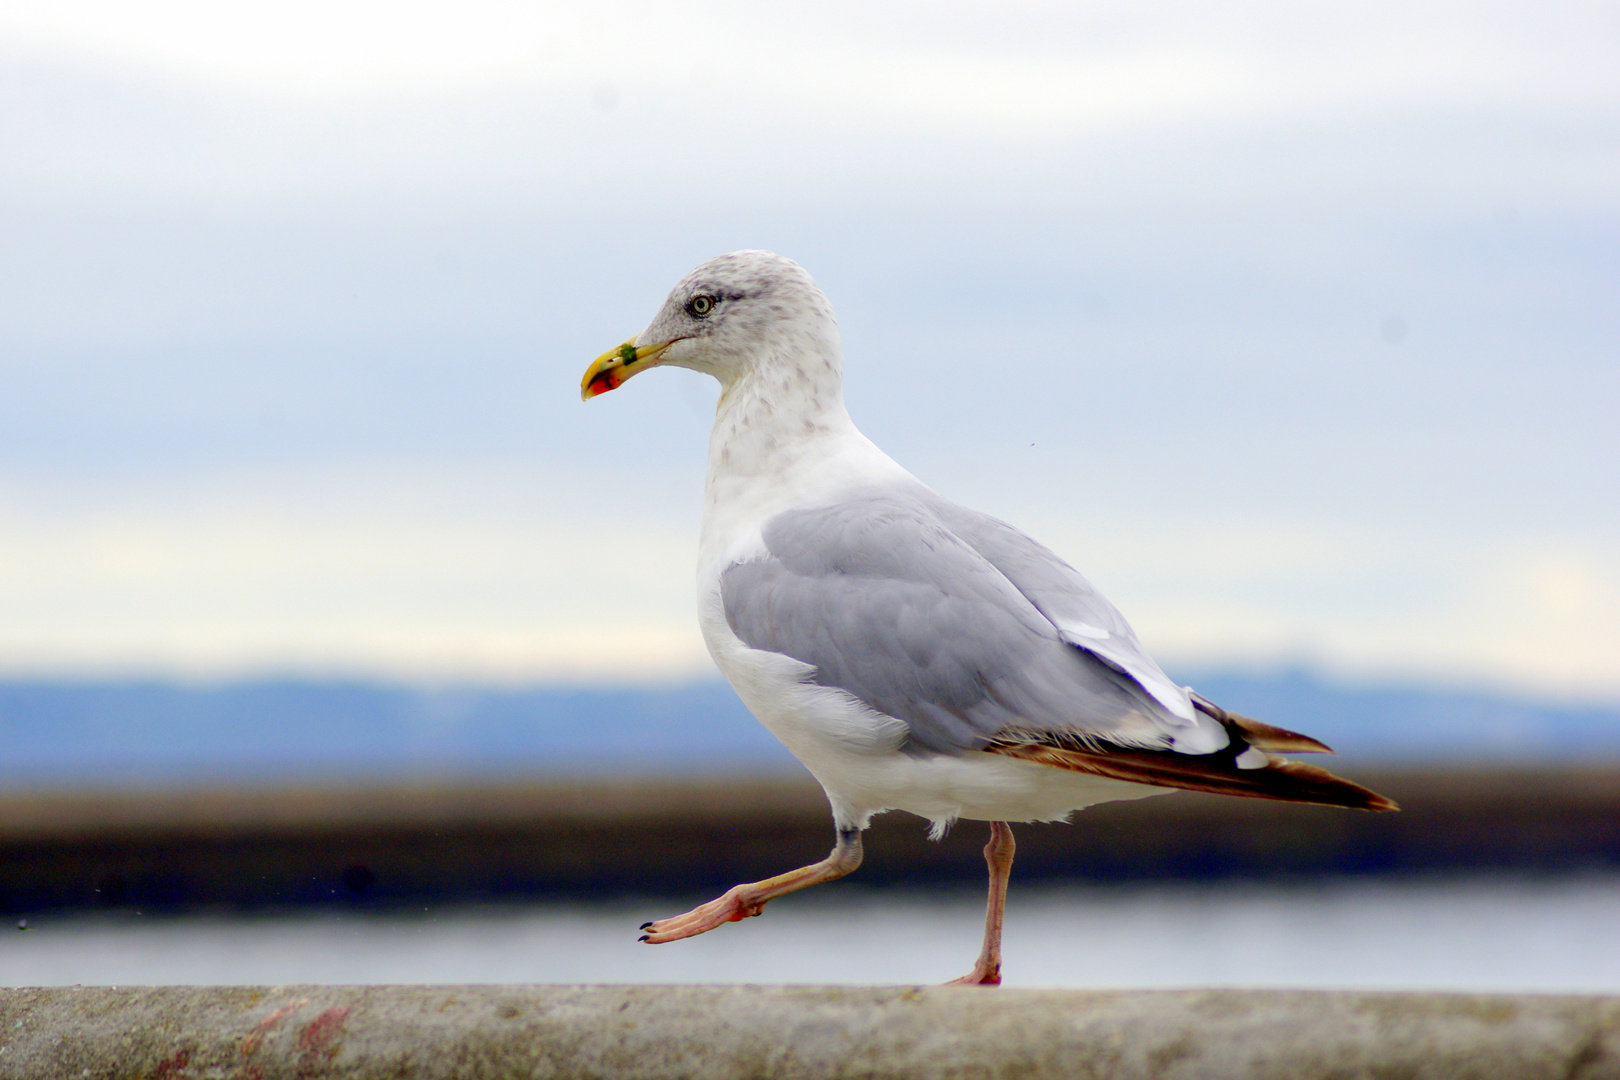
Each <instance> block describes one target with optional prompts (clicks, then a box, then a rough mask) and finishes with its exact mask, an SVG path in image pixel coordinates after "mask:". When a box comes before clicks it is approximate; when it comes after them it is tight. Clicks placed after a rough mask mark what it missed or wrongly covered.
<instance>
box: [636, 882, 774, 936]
mask: <svg viewBox="0 0 1620 1080" xmlns="http://www.w3.org/2000/svg"><path fill="white" fill-rule="evenodd" d="M747 889H748V886H746V885H738V886H737V887H736V888H734V889H732V890H731V891H730V892H728V893H726V894H725V895H724V896H722V897H720V898H718V899H716V900H710V901H709V902H708V903H707V904H701V905H699V906H698V907H695V908H693V909H692V910H691V911H688V912H687V913H686V914H684V915H676V916H674V917H673V918H669V919H659V920H657V921H656V922H650V923H642V924H641V928H642V929H643V930H645V931H647V932H646V933H645V934H642V935H641V940H642V941H645V942H646V943H647V944H648V945H662V944H663V943H664V942H666V941H679V940H681V938H689V937H696V936H697V935H699V934H701V933H704V932H705V931H708V930H713V929H714V928H715V927H717V926H720V925H723V924H725V923H728V922H739V921H741V920H743V919H747V918H751V917H753V916H755V915H758V914H760V913H761V912H762V911H764V910H765V902H764V901H763V900H755V899H753V898H752V897H751V895H750V893H749V892H748V891H747Z"/></svg>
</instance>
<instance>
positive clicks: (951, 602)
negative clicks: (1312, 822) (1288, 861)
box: [580, 251, 1397, 986]
mask: <svg viewBox="0 0 1620 1080" xmlns="http://www.w3.org/2000/svg"><path fill="white" fill-rule="evenodd" d="M653 367H682V368H689V369H691V370H693V371H699V372H703V373H705V374H708V375H711V376H713V377H714V378H715V379H717V380H718V381H719V383H720V387H721V392H720V400H719V403H718V405H717V407H716V410H715V418H714V430H713V432H712V434H711V435H710V438H709V461H708V474H707V478H706V481H705V485H704V502H703V525H702V536H701V542H700V545H699V551H698V572H697V582H698V618H699V622H700V624H701V626H702V630H703V639H704V641H705V643H706V644H707V645H708V648H709V652H710V654H711V655H712V656H713V657H714V661H715V664H716V665H717V666H718V667H719V669H720V671H721V672H722V673H723V674H724V675H725V677H726V679H727V680H729V681H730V683H731V685H732V687H733V688H734V689H735V690H736V692H737V695H738V696H739V697H740V698H741V699H742V700H743V702H744V704H746V705H747V706H748V708H749V710H750V711H751V712H752V713H753V714H754V716H755V717H757V718H758V719H759V721H760V723H762V724H764V725H765V727H766V728H768V729H769V730H770V731H771V732H772V733H773V734H774V735H776V737H777V738H779V739H780V740H781V741H782V742H783V743H784V744H785V745H786V746H787V748H788V749H789V750H791V751H792V752H793V754H794V755H795V756H796V757H797V758H798V759H799V761H801V762H802V763H803V764H804V766H805V767H806V768H807V769H809V770H810V772H811V774H812V775H814V776H815V778H816V779H817V780H818V781H820V783H821V786H822V788H823V789H825V791H826V793H827V800H828V803H829V804H830V806H831V809H832V816H833V823H834V826H835V828H836V830H837V842H836V844H835V846H834V847H833V850H832V852H831V853H830V854H829V855H828V856H827V857H826V858H825V859H822V860H821V861H820V862H817V863H813V864H811V865H809V866H805V867H801V868H799V869H797V870H790V871H788V872H787V873H785V874H780V875H778V876H776V877H773V878H768V879H766V880H764V881H756V882H750V883H747V884H742V885H738V886H736V887H735V888H733V889H731V890H729V891H728V892H726V893H725V894H724V895H723V896H720V897H719V898H717V899H715V900H712V901H710V902H709V903H706V904H703V905H701V906H699V907H697V908H694V909H693V910H691V911H688V912H686V913H685V914H682V915H676V916H674V917H672V918H668V919H659V920H657V921H655V922H650V923H646V924H644V925H643V926H642V928H641V929H642V930H643V931H645V933H644V934H643V935H642V937H641V940H642V941H644V942H648V943H650V944H661V943H664V942H669V941H676V940H679V939H681V938H689V937H693V936H694V935H697V934H702V933H705V932H707V931H709V930H713V929H715V928H716V927H718V926H720V925H722V924H724V923H727V922H736V921H738V920H741V919H745V918H748V917H750V916H755V915H759V914H760V913H761V912H762V911H763V909H764V907H765V905H766V904H767V903H768V902H770V901H771V900H774V899H776V898H777V897H780V896H785V895H787V894H788V893H792V892H797V891H798V890H800V889H805V888H808V887H810V886H812V885H819V884H821V883H822V882H827V881H832V880H834V879H837V878H841V877H843V876H845V875H846V874H848V873H850V872H851V871H853V870H854V869H856V867H858V866H859V865H860V863H861V833H862V832H863V831H864V830H865V829H866V827H867V825H868V823H869V822H870V821H871V819H872V817H873V815H875V814H879V813H882V812H884V811H886V810H904V811H908V812H910V813H912V814H916V815H918V816H920V817H923V818H926V819H928V821H929V822H930V823H931V835H932V836H933V837H934V838H935V839H937V838H939V837H940V836H942V835H943V834H944V832H945V830H946V829H947V828H949V826H950V825H951V823H952V822H955V821H956V820H958V819H962V818H965V819H968V820H973V821H986V822H989V823H990V840H989V843H988V844H987V845H986V846H985V849H984V854H985V861H986V863H987V864H988V866H989V874H990V890H989V901H988V904H987V906H986V912H985V928H984V941H983V946H982V948H981V950H980V953H979V956H978V959H977V960H976V961H975V962H974V965H973V968H972V970H971V971H970V972H969V973H968V974H967V975H964V976H963V977H962V978H960V979H956V980H954V984H960V985H989V986H993V985H998V984H999V983H1000V982H1001V926H1002V917H1003V911H1004V909H1005V905H1006V897H1007V880H1008V876H1009V874H1010V873H1011V870H1012V861H1013V850H1014V844H1013V835H1012V829H1011V827H1010V824H1009V823H1011V822H1023V821H1062V820H1066V819H1067V818H1068V816H1069V815H1070V813H1071V812H1073V811H1075V810H1078V809H1080V808H1082V807H1086V806H1091V805H1093V804H1096V803H1100V802H1107V801H1110V800H1115V799H1139V798H1143V797H1145V796H1149V795H1158V794H1164V793H1167V792H1170V791H1173V790H1175V789H1178V788H1179V789H1185V790H1191V791H1209V792H1219V793H1222V794H1226V795H1240V796H1247V797H1250V798H1259V799H1278V800H1283V801H1288V802H1306V803H1322V804H1326V805H1330V806H1342V807H1352V808H1357V809H1363V810H1394V809H1397V807H1396V805H1395V803H1393V802H1392V801H1390V800H1389V799H1387V798H1385V797H1383V796H1382V795H1378V794H1376V793H1374V792H1372V791H1369V790H1368V789H1366V788H1364V787H1361V786H1359V785H1357V784H1354V783H1351V782H1350V781H1348V780H1344V779H1341V778H1340V777H1337V776H1335V775H1333V774H1332V773H1330V772H1327V771H1326V770H1324V769H1320V768H1317V767H1315V766H1312V765H1307V764H1303V763H1301V762H1296V761H1291V760H1288V759H1286V758H1284V757H1281V756H1279V755H1280V754H1283V753H1291V752H1292V753H1298V752H1327V751H1328V748H1327V747H1326V746H1324V745H1323V744H1322V743H1320V742H1318V741H1317V740H1315V739H1312V738H1310V737H1309V736H1307V735H1300V734H1298V733H1296V732H1292V731H1287V730H1284V729H1282V728H1278V727H1273V726H1271V725H1269V724H1263V723H1260V722H1259V721H1256V720H1251V719H1249V718H1247V717H1244V716H1239V715H1237V714H1235V713H1232V712H1228V711H1226V710H1225V709H1222V708H1221V707H1220V706H1218V705H1216V704H1215V703H1214V702H1212V701H1210V700H1208V699H1207V698H1204V697H1203V696H1201V695H1200V694H1198V693H1197V692H1195V691H1193V690H1192V689H1191V688H1190V687H1182V686H1178V685H1176V683H1175V682H1173V681H1172V680H1171V679H1170V678H1169V677H1168V676H1166V675H1165V673H1164V672H1163V671H1162V670H1160V668H1159V666H1158V664H1156V663H1155V662H1154V661H1153V659H1152V658H1151V657H1150V656H1149V655H1148V654H1147V652H1146V650H1145V649H1143V647H1142V644H1141V643H1140V642H1139V641H1138V640H1137V637H1136V634H1135V633H1134V632H1133V631H1132V630H1131V627H1130V624H1129V623H1127V622H1126V621H1125V617H1124V616H1123V615H1121V614H1120V613H1119V611H1118V610H1116V609H1115V608H1114V606H1113V605H1112V604H1110V603H1109V602H1108V601H1107V600H1106V599H1104V598H1103V596H1102V594H1101V593H1099V592H1098V591H1097V590H1096V589H1095V588H1093V587H1092V586H1091V584H1090V583H1089V582H1088V581H1087V580H1086V579H1085V578H1083V577H1082V576H1080V574H1079V573H1078V572H1077V571H1076V570H1074V569H1073V568H1072V567H1070V566H1069V564H1068V563H1066V562H1064V561H1063V560H1062V559H1061V558H1059V557H1058V556H1057V555H1055V554H1053V553H1052V551H1050V550H1049V549H1047V548H1046V547H1044V546H1042V545H1041V544H1039V543H1037V542H1036V541H1034V540H1032V539H1030V538H1029V537H1028V536H1025V535H1024V534H1023V533H1021V532H1019V531H1018V530H1017V529H1015V528H1013V527H1012V526H1010V525H1008V524H1006V523H1004V522H1002V521H999V520H997V519H995V518H993V517H990V516H988V515H986V514H982V513H979V512H977V511H975V510H970V509H968V508H966V507H963V506H959V505H957V504H956V503H953V502H951V501H950V500H948V499H946V498H944V497H942V496H940V495H938V494H936V493H935V492H934V491H933V490H932V489H930V488H929V487H927V486H926V485H924V484H923V483H922V482H921V481H919V480H918V479H917V478H916V477H914V476H912V475H911V474H910V473H909V472H907V471H906V470H905V469H903V468H901V467H900V465H898V464H897V463H896V462H895V461H894V460H893V459H892V458H890V457H889V456H888V455H887V454H885V453H884V452H883V451H882V450H880V449H878V447H877V446H876V445H875V444H874V443H873V442H872V441H871V440H869V439H868V438H866V436H864V435H862V434H861V433H860V431H858V430H857V429H856V427H855V424H854V423H853V421H851V419H850V416H849V412H848V411H847V409H846V408H845V406H844V395H843V387H842V381H843V350H842V347H841V345H840V343H839V336H838V325H837V323H836V321H835V320H834V318H833V311H832V306H831V304H829V303H828V301H827V298H826V296H825V295H823V293H822V291H821V290H820V289H819V288H817V286H816V284H815V282H814V281H813V280H811V277H810V275H809V274H808V273H806V272H805V271H804V270H803V269H802V268H801V267H800V266H799V265H798V264H797V263H795V262H793V261H792V260H791V259H787V258H784V257H782V256H780V255H776V254H772V253H771V252H767V251H738V252H733V253H731V254H728V255H721V256H719V257H717V258H714V259H710V260H709V261H708V262H705V263H704V264H703V265H701V266H699V267H698V268H697V269H695V270H693V271H692V272H691V273H690V274H688V275H687V276H686V277H685V278H683V279H681V281H680V283H679V284H677V285H676V286H675V288H674V290H673V291H672V292H671V293H670V294H669V298H668V299H667V300H665V302H664V305H663V307H662V308H661V309H660V310H659V311H658V314H657V315H656V316H655V317H654V318H653V321H652V323H651V324H650V325H649V326H648V327H647V328H646V329H645V330H643V331H642V332H641V333H640V334H638V335H636V336H635V337H634V338H631V339H630V340H629V341H626V342H625V343H624V344H622V345H620V346H618V347H617V348H615V349H612V350H610V351H608V352H606V353H604V354H603V355H602V356H600V357H598V358H597V359H596V361H595V362H594V363H592V364H591V365H590V367H589V369H588V370H587V371H586V372H585V376H584V379H583V380H582V382H581V386H580V392H581V396H582V398H584V399H585V400H590V399H591V398H594V397H597V396H600V395H601V394H604V393H607V392H608V391H610V390H615V389H617V388H618V387H619V386H621V385H622V384H623V383H624V382H625V381H626V380H628V379H630V378H631V377H633V376H635V375H638V374H640V373H641V372H642V371H645V370H647V369H648V368H653Z"/></svg>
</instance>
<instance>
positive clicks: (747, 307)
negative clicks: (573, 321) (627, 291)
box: [635, 251, 843, 386]
mask: <svg viewBox="0 0 1620 1080" xmlns="http://www.w3.org/2000/svg"><path fill="white" fill-rule="evenodd" d="M704 298H706V299H707V304H708V305H709V306H707V309H706V310H705V305H704V303H703V300H704ZM665 342H668V343H669V344H668V347H667V348H665V349H664V350H663V352H662V353H661V354H660V355H659V358H658V363H660V364H668V365H671V366H673V367H684V368H691V369H692V370H694V371H701V372H704V373H705V374H708V375H713V376H714V377H715V378H717V379H719V380H720V382H721V383H722V384H723V385H726V386H730V385H731V384H732V383H734V382H736V381H737V380H738V379H740V378H743V377H745V376H747V375H749V374H755V373H758V372H759V371H760V370H761V369H762V368H767V367H776V368H785V367H806V368H812V367H813V368H816V369H819V371H820V372H821V373H824V374H823V376H822V378H823V379H825V378H826V376H830V377H831V382H832V384H833V385H836V383H837V381H838V380H839V379H840V378H841V377H842V374H843V363H842V355H843V354H842V350H841V349H840V347H839V343H838V323H837V320H836V319H834V318H833V310H832V304H830V303H828V301H827V297H826V296H825V295H824V294H823V293H822V291H821V290H820V289H819V288H817V287H816V283H815V282H814V281H813V280H812V279H811V277H810V275H809V274H808V273H806V272H805V270H804V268H803V267H801V266H800V265H799V264H798V263H796V262H794V261H793V260H792V259H788V258H784V257H783V256H781V255H776V254H773V253H771V252H769V251H733V252H731V253H730V254H728V255H720V256H717V257H715V258H713V259H710V260H709V261H708V262H706V263H704V264H703V265H702V266H699V267H698V268H697V269H696V270H693V271H692V272H691V273H690V274H687V275H686V276H685V277H684V278H682V279H681V280H680V282H679V283H678V284H677V285H676V286H675V288H674V289H672V290H671V291H670V294H669V298H668V299H667V300H665V301H664V306H663V307H662V308H661V309H660V310H659V312H658V314H657V316H655V317H654V318H653V321H652V322H651V323H650V324H649V325H648V326H647V329H645V330H643V331H642V332H641V333H640V334H639V335H637V337H636V339H635V343H636V345H638V346H642V347H646V346H657V345H662V344H664V343H665Z"/></svg>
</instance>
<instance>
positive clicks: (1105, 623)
mask: <svg viewBox="0 0 1620 1080" xmlns="http://www.w3.org/2000/svg"><path fill="white" fill-rule="evenodd" d="M929 494H930V495H931V496H932V500H931V502H932V506H931V509H932V510H933V511H934V512H935V513H936V514H937V515H938V516H939V518H940V520H941V521H942V522H943V523H944V524H945V525H946V526H947V527H948V528H949V529H950V530H951V531H952V532H953V533H955V534H956V535H957V536H959V537H961V538H962V539H963V540H964V541H966V542H967V543H968V544H969V545H970V546H971V547H972V548H973V549H974V550H975V551H977V552H978V553H979V554H980V555H982V556H984V558H985V559H986V560H987V561H988V562H989V563H990V564H991V565H992V566H994V567H995V568H996V569H997V570H999V571H1001V573H1002V574H1003V575H1004V576H1005V577H1006V578H1007V580H1008V581H1010V582H1011V583H1012V584H1013V586H1014V587H1015V588H1017V589H1018V591H1019V592H1020V593H1022V594H1023V595H1024V596H1025V597H1026V598H1027V599H1028V600H1029V602H1030V603H1031V604H1033V605H1034V606H1035V607H1036V608H1037V609H1038V610H1039V611H1040V613H1041V614H1042V615H1044V616H1045V617H1046V618H1047V619H1048V620H1049V621H1050V622H1051V623H1052V625H1053V626H1055V627H1056V628H1057V631H1058V635H1059V636H1060V637H1061V638H1062V639H1063V640H1064V641H1065V642H1067V643H1068V644H1070V645H1072V646H1074V647H1075V648H1077V649H1083V650H1084V651H1086V652H1088V653H1091V654H1092V655H1093V656H1096V657H1097V658H1098V659H1100V660H1102V661H1103V663H1104V664H1106V665H1108V666H1109V667H1112V668H1114V669H1115V670H1117V671H1118V672H1119V673H1120V674H1122V675H1125V676H1127V677H1129V678H1130V679H1132V680H1133V681H1135V682H1136V683H1137V684H1138V685H1139V686H1141V687H1142V688H1143V689H1144V690H1146V691H1147V692H1148V693H1149V694H1151V695H1153V697H1154V699H1155V700H1157V701H1158V702H1159V704H1161V705H1163V706H1164V707H1165V708H1166V709H1168V710H1169V711H1170V713H1171V714H1172V715H1174V716H1176V717H1177V718H1178V719H1181V720H1183V721H1188V722H1196V713H1195V709H1194V706H1193V703H1192V700H1191V699H1190V698H1189V697H1188V695H1187V692H1186V691H1185V690H1183V689H1182V688H1181V687H1179V686H1177V685H1176V684H1175V683H1174V682H1173V681H1172V680H1171V679H1170V677H1169V676H1168V675H1166V674H1165V673H1164V672H1163V670H1161V669H1160V667H1159V665H1158V664H1157V663H1155V662H1154V660H1153V658H1152V657H1151V656H1149V655H1148V653H1147V650H1146V649H1144V648H1142V643H1141V642H1140V641H1139V640H1137V637H1136V631H1134V630H1132V629H1131V626H1130V623H1128V622H1126V621H1125V616H1124V615H1122V614H1120V612H1119V609H1118V608H1116V607H1114V605H1113V604H1111V603H1109V602H1108V598H1107V597H1105V596H1103V594H1102V593H1100V592H1098V591H1097V590H1096V588H1095V587H1094V586H1093V585H1092V584H1091V582H1089V581H1087V580H1086V579H1085V578H1084V577H1083V576H1081V574H1080V572H1079V571H1078V570H1076V569H1075V568H1074V567H1072V566H1070V565H1069V564H1068V563H1066V562H1064V561H1063V560H1062V559H1060V558H1058V556H1057V555H1056V554H1055V553H1054V552H1053V551H1052V550H1051V549H1049V548H1047V547H1046V546H1045V545H1044V544H1041V543H1038V542H1037V541H1035V540H1032V539H1031V538H1030V537H1028V536H1026V535H1024V534H1023V533H1021V532H1019V531H1018V530H1017V529H1015V528H1013V527H1012V526H1011V525H1008V524H1007V523H1006V522H1004V521H1000V520H997V519H996V518H993V517H991V516H990V515H989V514H981V513H980V512H978V511H977V510H970V509H968V508H967V507H965V506H959V505H957V504H956V503H953V502H950V501H949V500H947V499H944V498H941V497H940V496H938V495H934V494H933V493H932V492H930V493H929Z"/></svg>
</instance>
